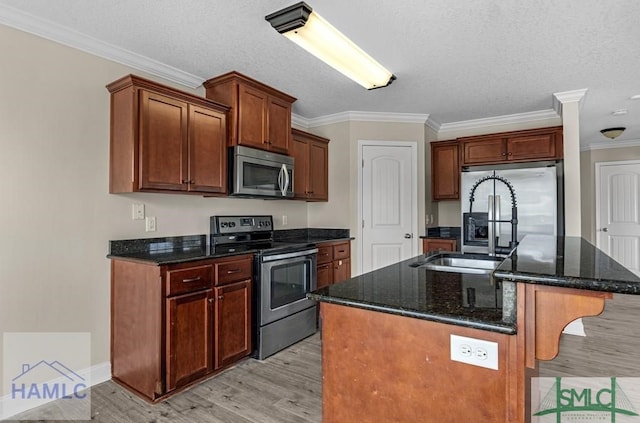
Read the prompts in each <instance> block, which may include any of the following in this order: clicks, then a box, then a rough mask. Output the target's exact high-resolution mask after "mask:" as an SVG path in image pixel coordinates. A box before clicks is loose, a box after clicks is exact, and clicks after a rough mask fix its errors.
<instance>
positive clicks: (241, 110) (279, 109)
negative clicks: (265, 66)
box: [203, 71, 296, 154]
mask: <svg viewBox="0 0 640 423" xmlns="http://www.w3.org/2000/svg"><path fill="white" fill-rule="evenodd" d="M203 85H204V87H205V89H206V94H205V95H206V97H207V98H209V99H212V100H215V101H219V102H221V103H224V104H228V105H229V106H231V114H230V125H229V129H230V131H229V135H230V136H229V144H228V145H230V146H233V145H244V146H247V147H253V148H259V149H262V150H268V151H273V152H277V153H283V154H288V152H289V145H290V142H291V105H292V104H293V102H294V101H296V99H295V98H294V97H291V96H290V95H288V94H285V93H283V92H281V91H278V90H276V89H274V88H272V87H269V86H268V85H265V84H263V83H261V82H259V81H256V80H255V79H252V78H249V77H248V76H245V75H242V74H241V73H238V72H235V71H232V72H229V73H226V74H224V75H220V76H217V77H215V78H211V79H209V80H207V81H205V82H204V84H203Z"/></svg>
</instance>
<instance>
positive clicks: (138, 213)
mask: <svg viewBox="0 0 640 423" xmlns="http://www.w3.org/2000/svg"><path fill="white" fill-rule="evenodd" d="M131 218H132V219H133V220H144V204H132V205H131Z"/></svg>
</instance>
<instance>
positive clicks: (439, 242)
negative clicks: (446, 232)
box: [422, 238, 456, 253]
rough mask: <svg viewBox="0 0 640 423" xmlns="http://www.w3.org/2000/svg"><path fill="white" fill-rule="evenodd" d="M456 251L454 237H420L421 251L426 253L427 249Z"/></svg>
mask: <svg viewBox="0 0 640 423" xmlns="http://www.w3.org/2000/svg"><path fill="white" fill-rule="evenodd" d="M438 250H443V251H456V240H455V239H440V238H423V239H422V252H423V253H427V252H429V251H438Z"/></svg>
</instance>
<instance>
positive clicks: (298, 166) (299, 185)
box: [289, 136, 309, 200]
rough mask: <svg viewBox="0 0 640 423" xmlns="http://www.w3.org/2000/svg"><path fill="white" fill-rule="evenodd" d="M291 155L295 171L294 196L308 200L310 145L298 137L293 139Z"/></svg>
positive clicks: (290, 149)
mask: <svg viewBox="0 0 640 423" xmlns="http://www.w3.org/2000/svg"><path fill="white" fill-rule="evenodd" d="M289 155H290V156H291V157H293V159H294V169H293V196H294V198H298V199H302V200H306V199H307V192H308V191H309V187H308V186H307V183H308V180H309V178H308V175H309V143H308V142H307V141H306V140H303V139H300V138H298V137H296V136H294V137H292V139H291V146H290V148H289Z"/></svg>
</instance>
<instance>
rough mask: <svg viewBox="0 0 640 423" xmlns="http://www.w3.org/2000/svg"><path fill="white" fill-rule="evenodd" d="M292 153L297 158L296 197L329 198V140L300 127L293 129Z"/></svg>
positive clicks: (316, 199) (304, 198)
mask: <svg viewBox="0 0 640 423" xmlns="http://www.w3.org/2000/svg"><path fill="white" fill-rule="evenodd" d="M291 134H292V135H291V148H290V151H289V153H290V155H291V156H292V157H293V158H294V159H295V172H294V180H293V194H294V198H296V199H301V200H307V201H328V200H329V140H328V139H326V138H322V137H319V136H317V135H313V134H309V133H307V132H304V131H300V130H298V129H295V128H294V129H292V130H291Z"/></svg>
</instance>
